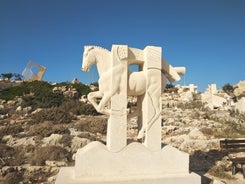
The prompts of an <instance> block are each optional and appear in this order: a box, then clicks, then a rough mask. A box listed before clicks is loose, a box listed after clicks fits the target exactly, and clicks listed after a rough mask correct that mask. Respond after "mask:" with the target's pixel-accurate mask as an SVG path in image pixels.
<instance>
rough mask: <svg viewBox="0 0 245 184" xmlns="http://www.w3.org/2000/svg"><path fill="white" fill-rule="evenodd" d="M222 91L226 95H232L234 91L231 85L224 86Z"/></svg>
mask: <svg viewBox="0 0 245 184" xmlns="http://www.w3.org/2000/svg"><path fill="white" fill-rule="evenodd" d="M222 90H223V91H224V92H225V93H227V94H231V93H233V91H234V88H233V86H232V85H230V84H229V83H227V84H225V85H224V86H223V87H222Z"/></svg>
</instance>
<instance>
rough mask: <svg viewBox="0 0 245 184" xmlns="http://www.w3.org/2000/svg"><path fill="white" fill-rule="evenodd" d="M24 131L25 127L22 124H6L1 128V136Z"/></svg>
mask: <svg viewBox="0 0 245 184" xmlns="http://www.w3.org/2000/svg"><path fill="white" fill-rule="evenodd" d="M23 131H24V129H23V128H22V126H21V125H13V126H10V125H6V126H4V127H2V128H1V129H0V138H2V137H3V136H5V135H10V134H11V135H15V134H18V133H20V132H23Z"/></svg>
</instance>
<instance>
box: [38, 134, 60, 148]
mask: <svg viewBox="0 0 245 184" xmlns="http://www.w3.org/2000/svg"><path fill="white" fill-rule="evenodd" d="M61 138H62V135H60V134H51V135H50V136H49V137H45V138H43V140H42V142H43V145H42V146H56V145H58V144H59V140H60V139H61Z"/></svg>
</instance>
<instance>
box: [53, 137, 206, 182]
mask: <svg viewBox="0 0 245 184" xmlns="http://www.w3.org/2000/svg"><path fill="white" fill-rule="evenodd" d="M63 183H65V184H78V183H82V184H90V183H91V184H93V183H98V184H105V183H115V184H124V183H125V184H131V183H132V184H133V183H134V184H135V183H142V184H152V183H154V184H158V183H159V184H162V183H164V184H165V183H166V184H176V183H186V184H187V183H188V184H189V183H192V184H200V183H201V177H200V176H199V175H197V174H194V173H189V155H188V154H186V153H183V152H181V151H179V150H177V149H176V148H173V147H171V146H165V147H163V149H161V150H159V151H154V152H153V151H150V150H148V149H147V148H146V147H145V146H144V145H142V144H140V143H132V144H129V145H128V146H126V147H125V148H123V149H122V150H121V151H119V152H111V151H109V150H108V148H107V147H106V146H105V145H103V144H102V143H100V142H92V143H90V144H88V145H87V146H85V147H84V148H82V149H79V150H78V152H77V154H76V161H75V167H66V168H61V170H60V172H59V174H58V176H57V179H56V184H63Z"/></svg>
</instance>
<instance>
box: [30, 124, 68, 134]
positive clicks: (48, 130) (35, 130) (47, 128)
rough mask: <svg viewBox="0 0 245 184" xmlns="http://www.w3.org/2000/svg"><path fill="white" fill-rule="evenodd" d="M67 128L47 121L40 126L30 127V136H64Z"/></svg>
mask: <svg viewBox="0 0 245 184" xmlns="http://www.w3.org/2000/svg"><path fill="white" fill-rule="evenodd" d="M66 131H67V128H66V127H65V126H64V125H62V124H53V123H52V122H50V121H45V122H43V123H40V124H35V125H31V126H29V127H28V129H27V132H28V136H38V137H39V138H43V137H48V136H50V135H51V134H64V133H65V132H66Z"/></svg>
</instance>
